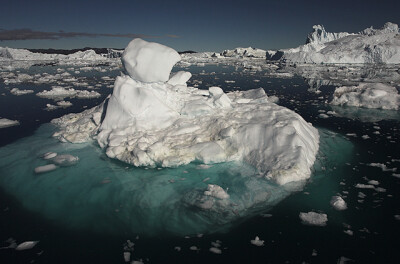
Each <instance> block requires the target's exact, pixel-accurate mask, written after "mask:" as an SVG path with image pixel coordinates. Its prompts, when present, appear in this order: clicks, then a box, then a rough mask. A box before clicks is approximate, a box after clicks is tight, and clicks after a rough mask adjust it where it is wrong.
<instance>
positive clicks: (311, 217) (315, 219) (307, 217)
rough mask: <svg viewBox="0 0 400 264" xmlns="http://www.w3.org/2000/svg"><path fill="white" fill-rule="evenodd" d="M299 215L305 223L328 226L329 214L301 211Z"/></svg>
mask: <svg viewBox="0 0 400 264" xmlns="http://www.w3.org/2000/svg"><path fill="white" fill-rule="evenodd" d="M299 217H300V219H301V221H302V222H301V223H302V224H305V225H313V226H326V222H328V216H327V215H326V214H322V213H321V214H319V213H316V212H308V213H303V212H300V214H299Z"/></svg>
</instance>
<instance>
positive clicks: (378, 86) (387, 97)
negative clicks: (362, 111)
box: [331, 83, 400, 110]
mask: <svg viewBox="0 0 400 264" xmlns="http://www.w3.org/2000/svg"><path fill="white" fill-rule="evenodd" d="M331 104H333V105H346V106H357V107H366V108H380V109H392V110H398V109H399V107H400V95H399V94H398V92H397V89H396V87H393V86H389V85H387V84H383V83H360V84H359V85H358V86H342V87H339V88H336V90H335V92H334V94H333V99H332V101H331Z"/></svg>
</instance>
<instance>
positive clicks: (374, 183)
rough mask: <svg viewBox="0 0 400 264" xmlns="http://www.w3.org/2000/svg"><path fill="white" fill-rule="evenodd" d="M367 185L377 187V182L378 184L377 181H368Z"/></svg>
mask: <svg viewBox="0 0 400 264" xmlns="http://www.w3.org/2000/svg"><path fill="white" fill-rule="evenodd" d="M368 184H371V185H379V182H378V181H375V180H370V181H369V182H368Z"/></svg>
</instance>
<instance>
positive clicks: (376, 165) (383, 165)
mask: <svg viewBox="0 0 400 264" xmlns="http://www.w3.org/2000/svg"><path fill="white" fill-rule="evenodd" d="M368 166H371V167H377V168H381V169H382V171H393V172H395V171H397V168H391V169H389V168H388V167H386V165H385V164H382V163H370V164H368Z"/></svg>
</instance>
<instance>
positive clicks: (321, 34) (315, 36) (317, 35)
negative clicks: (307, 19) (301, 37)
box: [306, 25, 349, 44]
mask: <svg viewBox="0 0 400 264" xmlns="http://www.w3.org/2000/svg"><path fill="white" fill-rule="evenodd" d="M347 35H349V33H347V32H339V33H330V32H326V30H325V28H324V26H323V25H314V26H313V31H312V32H311V33H310V34H308V36H307V40H306V44H309V43H315V44H322V43H326V42H330V41H333V40H336V39H339V38H343V37H345V36H347Z"/></svg>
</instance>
